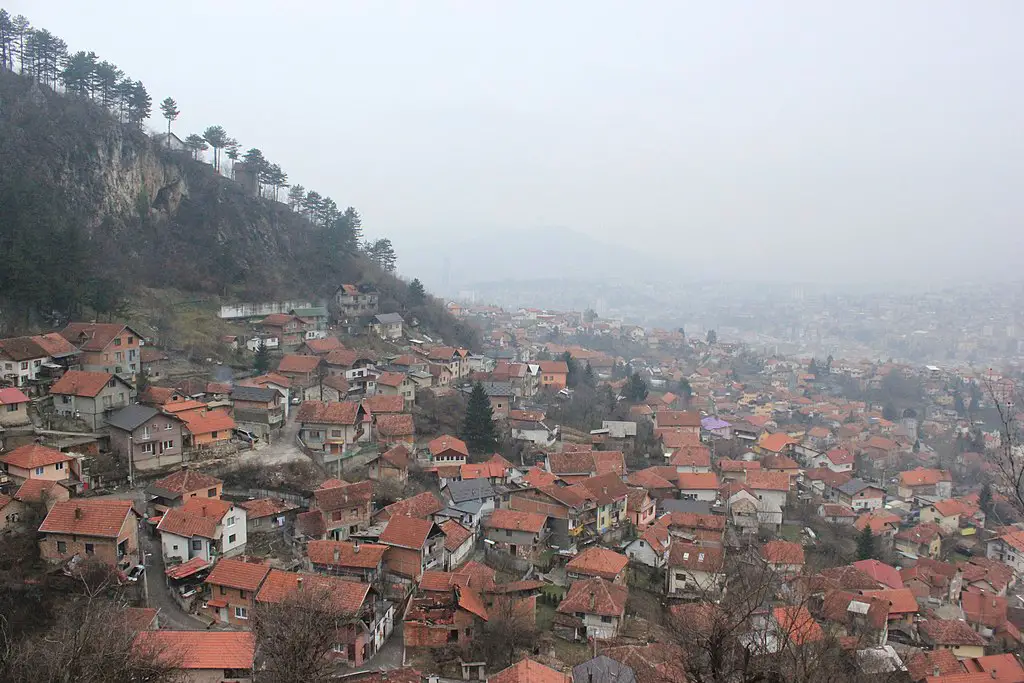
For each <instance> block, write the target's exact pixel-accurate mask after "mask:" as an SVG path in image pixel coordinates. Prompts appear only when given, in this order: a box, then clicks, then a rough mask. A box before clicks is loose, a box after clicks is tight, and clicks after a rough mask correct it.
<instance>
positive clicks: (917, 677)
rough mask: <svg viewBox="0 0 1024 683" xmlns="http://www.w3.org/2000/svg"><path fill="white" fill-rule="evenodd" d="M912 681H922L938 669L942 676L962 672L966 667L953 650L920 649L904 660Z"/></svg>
mask: <svg viewBox="0 0 1024 683" xmlns="http://www.w3.org/2000/svg"><path fill="white" fill-rule="evenodd" d="M903 663H904V664H906V665H907V671H908V673H909V674H910V680H911V681H921V680H924V679H925V678H926V677H928V676H934V675H935V672H936V670H937V671H938V673H939V675H940V676H948V675H949V674H958V673H962V672H963V670H964V668H963V665H961V664H960V660H959V659H957V658H956V655H954V654H953V651H952V650H933V651H928V650H920V651H918V652H915V653H914V654H912V655H910V656H909V657H907V658H906V659H905V660H904V662H903Z"/></svg>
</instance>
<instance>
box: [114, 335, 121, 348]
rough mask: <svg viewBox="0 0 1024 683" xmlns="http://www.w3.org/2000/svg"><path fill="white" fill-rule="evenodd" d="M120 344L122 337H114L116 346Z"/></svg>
mask: <svg viewBox="0 0 1024 683" xmlns="http://www.w3.org/2000/svg"><path fill="white" fill-rule="evenodd" d="M120 345H121V338H120V337H115V338H114V346H120Z"/></svg>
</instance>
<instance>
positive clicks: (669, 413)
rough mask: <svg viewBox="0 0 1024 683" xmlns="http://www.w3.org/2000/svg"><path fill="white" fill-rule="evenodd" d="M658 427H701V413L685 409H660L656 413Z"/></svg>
mask: <svg viewBox="0 0 1024 683" xmlns="http://www.w3.org/2000/svg"><path fill="white" fill-rule="evenodd" d="M655 419H656V420H657V423H658V428H659V429H663V428H665V427H700V415H698V414H697V413H691V412H687V411H684V410H659V411H658V412H657V413H655Z"/></svg>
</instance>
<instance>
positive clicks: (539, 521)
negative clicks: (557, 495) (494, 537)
mask: <svg viewBox="0 0 1024 683" xmlns="http://www.w3.org/2000/svg"><path fill="white" fill-rule="evenodd" d="M547 522H548V518H547V515H542V514H540V513H536V512H522V511H520V510H508V509H500V510H495V511H494V512H492V513H491V516H490V518H489V519H487V521H486V522H485V523H484V525H485V526H486V527H487V528H489V529H508V530H510V531H526V532H528V533H531V534H538V533H540V532H541V531H542V530H543V529H544V525H545V524H547Z"/></svg>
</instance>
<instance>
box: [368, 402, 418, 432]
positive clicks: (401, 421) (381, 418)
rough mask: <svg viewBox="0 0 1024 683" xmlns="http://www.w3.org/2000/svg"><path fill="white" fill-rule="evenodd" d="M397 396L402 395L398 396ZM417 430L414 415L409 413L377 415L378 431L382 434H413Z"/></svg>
mask: <svg viewBox="0 0 1024 683" xmlns="http://www.w3.org/2000/svg"><path fill="white" fill-rule="evenodd" d="M396 398H402V397H401V396H398V397H396ZM415 432H416V426H415V424H414V422H413V419H412V415H411V414H409V413H396V414H393V415H378V416H377V433H378V434H380V435H381V436H391V437H398V436H412V435H413V434H415Z"/></svg>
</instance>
